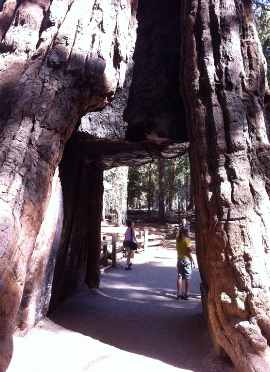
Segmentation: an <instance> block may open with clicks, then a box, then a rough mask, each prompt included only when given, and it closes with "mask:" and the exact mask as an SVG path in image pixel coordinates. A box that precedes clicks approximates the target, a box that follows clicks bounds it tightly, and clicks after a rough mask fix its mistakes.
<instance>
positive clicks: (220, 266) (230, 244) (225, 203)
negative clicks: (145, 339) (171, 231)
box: [183, 0, 270, 371]
mask: <svg viewBox="0 0 270 372" xmlns="http://www.w3.org/2000/svg"><path fill="white" fill-rule="evenodd" d="M193 4H194V5H195V9H196V7H197V6H198V8H197V11H193V13H192V17H194V18H193V19H194V21H193V22H192V24H193V26H195V27H192V28H190V27H189V26H187V23H186V24H185V28H184V29H183V30H184V31H185V38H186V40H187V43H189V44H187V45H190V41H189V39H190V38H192V37H193V35H197V37H196V46H195V47H194V49H195V48H196V49H197V57H198V60H199V62H198V63H197V61H196V60H194V58H193V59H192V58H189V56H188V53H185V52H186V50H184V51H183V59H184V60H185V61H189V64H188V65H187V63H186V64H185V65H184V66H185V68H186V71H185V70H184V71H185V75H184V76H186V75H187V74H189V73H190V72H191V73H192V74H193V75H194V76H200V80H199V81H200V88H199V89H198V88H197V86H196V85H194V80H195V79H194V78H193V84H192V85H190V86H188V85H185V91H184V95H185V100H186V101H187V102H188V105H189V115H190V119H191V123H192V124H191V127H192V129H191V135H190V139H191V156H192V162H191V164H192V173H193V180H194V183H195V190H194V193H195V204H196V208H197V210H199V213H198V241H199V245H198V250H199V253H198V255H199V262H200V266H201V267H202V268H203V269H205V271H206V272H207V275H204V278H205V279H206V281H207V283H205V287H206V288H207V287H209V292H208V301H209V309H208V310H209V311H208V314H209V321H210V325H211V329H212V333H213V338H214V340H215V343H216V345H217V347H219V348H221V349H224V350H225V351H226V353H227V354H228V355H229V356H230V358H231V359H232V360H233V362H234V363H235V365H236V366H237V367H238V368H239V369H240V370H245V371H259V370H260V368H266V370H269V368H270V367H269V366H268V365H267V363H268V355H269V347H268V344H267V341H268V340H267V339H266V338H265V335H266V333H263V334H264V336H263V335H262V332H261V331H260V327H259V325H258V322H257V317H258V315H259V314H260V309H264V311H265V312H266V313H268V311H269V298H268V295H267V284H266V283H268V282H269V274H267V272H266V271H265V270H264V269H263V267H262V265H265V264H266V263H264V261H265V260H266V256H265V252H264V243H263V241H268V239H269V238H267V235H268V234H269V233H270V229H269V225H268V223H266V220H267V219H268V220H269V216H270V209H269V198H268V196H267V194H266V192H265V188H264V187H265V186H264V181H263V179H262V178H261V176H260V172H259V171H258V170H257V172H256V173H255V174H254V168H255V166H254V164H253V168H251V164H250V156H249V154H250V152H251V151H254V148H256V145H257V141H260V142H262V143H263V142H264V141H266V142H268V139H267V137H266V136H265V135H264V133H266V132H265V121H264V115H263V111H262V110H263V107H262V106H261V105H260V104H261V102H262V98H263V95H264V89H265V82H264V79H263V78H261V71H260V68H261V69H262V63H261V61H262V60H263V57H262V55H261V53H260V49H259V48H258V47H257V41H256V37H255V34H256V32H254V33H252V32H251V31H250V30H254V25H253V21H252V15H251V8H250V6H249V5H248V4H245V3H243V2H241V4H240V3H239V2H238V1H236V2H234V1H232V0H220V1H218V0H217V1H213V2H212V3H211V5H210V7H209V3H208V1H206V0H198V2H197V1H194V2H193ZM186 16H187V17H188V16H189V17H191V13H189V14H186ZM209 24H210V30H211V28H212V32H211V31H209V27H208V25H209ZM252 27H253V28H252ZM241 30H242V31H241ZM214 31H215V32H216V33H217V34H218V37H214ZM241 32H242V34H241ZM243 32H244V33H245V35H246V37H247V35H249V36H248V37H249V38H250V39H251V40H253V41H254V42H253V43H251V42H249V43H248V45H249V48H250V51H249V52H248V53H247V52H245V51H244V52H243V48H244V47H243V45H244V43H243V42H242V43H241V40H242V38H243ZM190 61H192V65H190ZM184 63H185V62H184ZM258 64H259V66H260V68H259V70H256V69H255V66H256V67H257V66H258ZM245 66H248V69H249V70H245ZM196 71H197V72H196ZM245 73H246V74H247V76H245ZM246 79H247V80H246ZM243 81H248V85H249V86H250V87H252V89H249V91H248V94H246V92H245V91H244V90H243V89H242V87H243ZM216 83H218V84H216ZM255 97H256V98H255ZM202 103H203V104H202ZM247 107H248V110H247ZM254 113H255V115H254ZM248 124H249V126H251V125H252V126H253V127H254V129H255V131H256V135H255V136H253V137H249V135H248V130H247V129H248ZM199 135H201V136H203V138H202V140H201V139H199ZM207 138H208V139H209V138H211V141H208V142H207V147H205V145H201V142H203V143H204V141H205V140H206V139H207ZM224 139H226V143H225V142H224ZM199 140H200V144H199V143H198V141H199ZM202 159H205V161H206V165H205V167H202V166H201V167H199V166H198V163H199V162H200V164H203V161H202ZM212 159H214V162H213V161H212ZM197 180H199V182H197V185H196V181H197ZM251 183H252V184H253V185H256V186H255V188H256V189H257V190H258V191H259V190H260V191H259V192H258V193H257V192H256V196H255V194H254V193H252V192H251V189H250V184H251ZM259 194H260V198H258V195H259ZM207 197H208V198H209V199H208V200H207ZM263 205H264V207H263ZM254 209H255V210H254ZM256 209H257V210H260V211H261V216H260V217H259V216H257V215H256ZM255 226H256V227H255ZM255 229H257V230H256V231H255ZM202 242H203V245H204V246H203V247H202V245H201V244H202ZM206 262H207V263H208V265H206ZM225 278H226V279H225ZM251 318H252V321H251Z"/></svg>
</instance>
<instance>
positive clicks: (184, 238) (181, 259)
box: [176, 228, 194, 300]
mask: <svg viewBox="0 0 270 372" xmlns="http://www.w3.org/2000/svg"><path fill="white" fill-rule="evenodd" d="M191 247H192V244H191V240H190V239H189V234H188V230H187V229H185V228H184V229H182V230H181V231H179V233H178V235H177V237H176V250H177V292H176V297H177V298H179V297H180V298H181V299H183V300H188V298H189V297H188V291H189V280H190V278H191V274H192V267H194V261H193V258H192V255H191ZM180 292H181V294H180Z"/></svg>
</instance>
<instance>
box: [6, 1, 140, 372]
mask: <svg viewBox="0 0 270 372" xmlns="http://www.w3.org/2000/svg"><path fill="white" fill-rule="evenodd" d="M135 3H136V2H135V1H132V0H124V1H121V2H120V1H119V2H118V1H108V2H107V1H102V0H52V1H51V0H31V1H30V0H29V1H28V0H20V1H19V0H18V1H13V0H5V1H4V2H3V1H2V2H1V7H0V102H1V108H0V147H1V153H0V257H1V266H0V371H1V372H2V371H5V369H6V367H7V365H8V363H9V360H10V356H11V353H12V333H13V331H14V327H15V324H16V319H17V315H18V310H19V307H20V304H22V306H27V303H28V302H29V301H28V300H27V299H26V298H25V299H24V301H22V303H21V300H22V296H23V293H24V295H25V296H26V297H27V298H28V299H29V298H30V297H31V295H30V293H29V291H30V292H31V291H32V290H33V289H34V288H33V286H32V287H31V285H28V284H27V286H26V287H25V283H28V280H27V276H28V274H29V275H31V280H32V281H34V280H36V279H37V278H36V277H35V275H39V274H40V273H42V272H43V271H42V269H41V268H39V270H37V271H36V273H35V272H33V270H28V267H29V265H31V264H32V262H33V260H34V261H38V262H39V263H40V264H41V265H42V260H41V259H40V257H36V258H35V257H34V256H33V252H34V248H35V247H39V243H38V241H37V236H38V234H39V231H40V228H41V223H42V221H43V220H44V215H45V211H46V210H47V211H48V210H49V207H48V203H49V200H50V194H51V188H52V186H51V184H52V178H53V175H54V174H55V169H56V166H57V164H58V163H59V161H60V159H61V156H62V152H63V148H64V145H65V143H66V141H67V139H68V138H69V137H70V135H71V133H72V131H73V130H74V128H75V126H76V124H77V123H78V121H79V119H80V118H81V116H82V115H84V114H85V113H86V112H87V111H91V110H94V109H98V108H101V107H103V106H104V104H105V103H106V101H107V100H108V99H109V98H110V97H111V96H112V94H113V93H114V90H115V89H116V87H117V86H119V87H121V85H122V84H123V80H124V77H125V69H126V66H127V62H128V58H129V53H130V49H132V48H133V44H132V40H133V34H134V30H135V27H134V26H135V22H134V10H135V8H134V7H135ZM52 231H53V230H50V232H49V234H51V233H52ZM50 239H51V240H52V239H53V237H51V238H50ZM41 251H42V250H41ZM41 253H42V252H41ZM34 255H35V253H34ZM31 257H32V258H31ZM38 266H39V265H37V267H38ZM87 280H88V281H90V282H91V281H92V279H91V278H89V277H88V278H87ZM29 296H30V297H29ZM30 318H32V317H31V316H29V314H24V311H22V312H21V314H20V320H23V323H24V321H25V320H26V319H30ZM25 326H26V325H25V324H24V327H25Z"/></svg>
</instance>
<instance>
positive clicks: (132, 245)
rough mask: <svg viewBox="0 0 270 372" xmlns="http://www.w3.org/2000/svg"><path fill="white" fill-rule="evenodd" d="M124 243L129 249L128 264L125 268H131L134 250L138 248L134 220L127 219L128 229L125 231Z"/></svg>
mask: <svg viewBox="0 0 270 372" xmlns="http://www.w3.org/2000/svg"><path fill="white" fill-rule="evenodd" d="M123 245H124V247H126V249H127V266H126V268H125V269H126V270H131V266H132V262H131V258H132V257H133V256H134V251H135V250H136V249H137V246H138V245H137V240H136V235H135V230H134V222H132V221H127V229H126V232H125V240H124V243H123Z"/></svg>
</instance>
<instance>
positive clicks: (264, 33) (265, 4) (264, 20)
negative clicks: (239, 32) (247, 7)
mask: <svg viewBox="0 0 270 372" xmlns="http://www.w3.org/2000/svg"><path fill="white" fill-rule="evenodd" d="M253 3H254V10H255V20H256V25H257V30H258V35H259V38H260V41H261V44H262V49H263V53H264V55H265V58H266V61H267V67H268V69H267V70H268V73H267V76H268V81H269V80H270V1H269V0H261V1H256V0H254V1H253Z"/></svg>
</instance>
